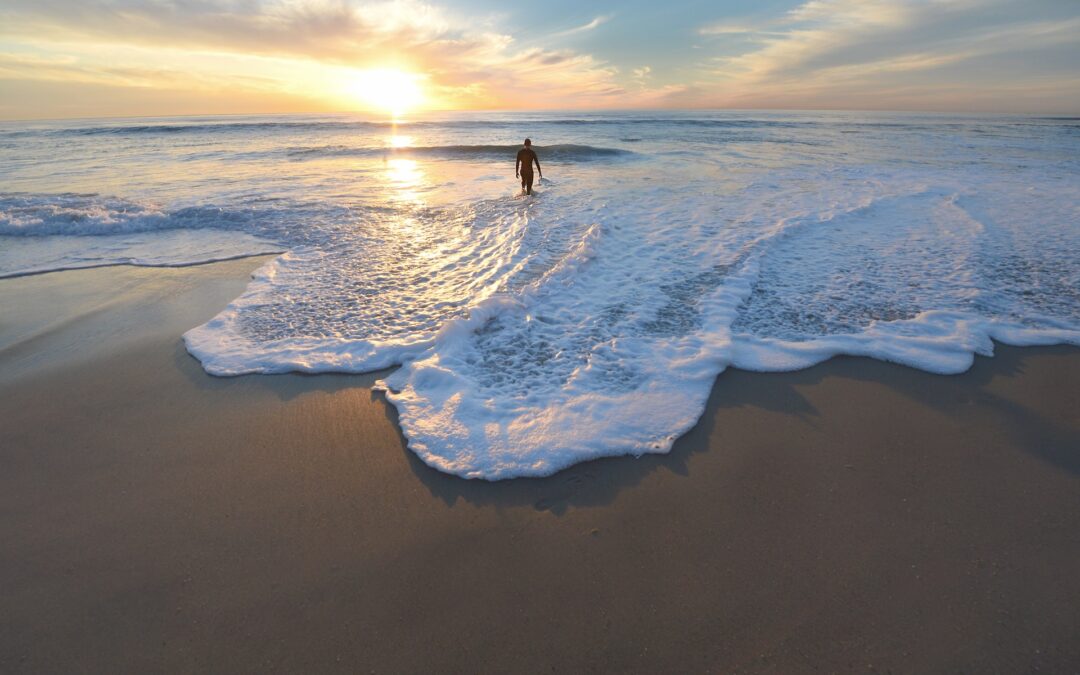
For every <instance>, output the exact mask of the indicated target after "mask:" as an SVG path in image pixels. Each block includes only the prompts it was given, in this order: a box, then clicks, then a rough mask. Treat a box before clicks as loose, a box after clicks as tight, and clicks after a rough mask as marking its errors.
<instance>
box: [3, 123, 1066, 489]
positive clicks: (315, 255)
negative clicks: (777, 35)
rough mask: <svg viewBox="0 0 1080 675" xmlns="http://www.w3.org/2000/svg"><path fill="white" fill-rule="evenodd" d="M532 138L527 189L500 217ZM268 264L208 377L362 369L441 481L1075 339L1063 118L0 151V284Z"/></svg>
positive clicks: (16, 131) (216, 349)
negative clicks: (114, 268) (865, 367)
mask: <svg viewBox="0 0 1080 675" xmlns="http://www.w3.org/2000/svg"><path fill="white" fill-rule="evenodd" d="M526 136H530V137H531V138H532V139H533V140H534V143H535V147H536V149H537V154H538V155H539V158H540V161H541V163H542V166H543V173H544V179H543V180H542V181H541V182H539V184H538V185H537V189H536V193H535V194H534V195H532V196H531V197H525V196H522V195H520V194H519V192H520V188H519V186H518V183H517V181H516V180H515V178H514V173H513V168H514V166H513V165H514V156H515V151H516V150H517V148H518V147H519V145H520V143H521V141H522V140H523V139H524V138H525V137H526ZM266 253H278V254H280V255H278V256H277V257H275V258H274V259H272V260H271V261H270V262H268V263H266V264H264V265H263V266H262V267H261V268H260V269H259V270H258V271H257V272H255V274H254V275H253V278H252V280H251V282H250V284H249V285H248V287H247V290H246V291H245V292H244V293H243V294H242V295H241V296H240V297H238V298H236V299H235V300H234V301H233V302H232V303H231V304H230V305H229V306H228V307H226V308H223V309H222V311H221V313H220V314H218V315H217V316H216V317H215V318H213V319H212V320H210V321H209V322H207V323H205V324H203V325H201V326H193V327H192V329H191V330H190V331H188V332H187V333H186V334H185V335H184V340H185V342H186V345H187V348H188V351H189V352H191V354H193V355H194V356H195V357H196V358H198V359H199V360H200V361H201V362H202V364H203V367H204V368H205V369H206V370H207V372H209V373H211V374H213V375H239V374H243V373H278V372H287V371H302V372H312V373H315V372H330V371H333V372H354V373H359V372H365V371H372V370H378V369H383V368H387V367H390V366H399V367H398V368H397V369H396V370H394V371H393V372H392V374H390V375H389V376H387V377H386V378H385V379H384V380H383V381H381V382H380V385H379V386H380V387H382V388H383V389H385V391H386V395H387V398H388V399H389V401H390V402H391V403H392V404H393V405H394V406H396V407H397V409H398V412H399V413H400V417H399V418H400V421H401V426H402V430H403V431H404V433H405V436H406V437H407V438H408V442H409V447H410V448H411V449H412V451H414V452H415V453H416V454H417V455H419V456H420V457H421V458H422V459H423V460H424V461H425V462H427V463H428V464H429V465H431V466H433V467H436V468H438V469H440V470H443V471H446V472H450V473H454V474H457V475H460V476H465V477H476V478H486V479H501V478H510V477H514V476H538V475H545V474H550V473H552V472H554V471H557V470H559V469H561V468H564V467H566V466H569V465H571V464H574V463H575V462H580V461H582V460H586V459H590V458H594V457H600V456H607V455H620V454H634V455H639V454H642V453H649V452H666V451H668V450H669V449H670V447H671V444H672V442H673V441H674V439H675V438H677V437H678V436H679V435H680V434H682V433H684V432H685V431H687V430H688V429H689V428H690V427H691V426H693V425H694V423H695V422H696V421H697V419H698V417H699V416H700V415H701V413H702V412H703V409H704V405H705V400H706V397H707V396H708V393H709V390H710V388H711V386H712V383H713V381H714V380H715V378H716V376H717V374H718V373H720V372H721V371H723V370H724V368H726V367H729V366H736V367H740V368H746V369H751V370H759V371H777V370H794V369H800V368H806V367H808V366H810V365H812V364H815V363H818V362H820V361H823V360H825V359H827V358H829V357H831V356H833V355H836V354H855V355H862V356H869V357H873V358H878V359H883V360H887V361H893V362H896V363H901V364H905V365H908V366H912V367H915V368H921V369H923V370H927V371H931V372H935V373H959V372H961V371H964V370H966V369H967V368H968V367H970V366H971V364H972V360H973V356H974V355H975V354H984V355H989V354H991V353H992V349H993V342H992V341H993V340H998V341H1001V342H1005V343H1009V344H1015V345H1033V344H1052V343H1069V344H1080V119H1075V118H1047V117H1004V116H995V117H985V116H984V117H965V116H956V115H917V114H884V113H841V112H830V113H789V112H729V111H717V112H678V113H674V112H670V111H664V112H635V113H543V114H535V113H534V114H523V113H519V114H508V113H506V114H504V113H500V114H495V113H490V114H476V113H470V114H452V115H449V114H447V115H433V116H424V117H418V118H415V119H410V120H402V121H398V122H396V123H393V122H389V121H384V120H379V119H373V118H363V117H357V116H349V115H319V116H272V117H212V118H211V117H206V118H177V119H135V120H109V121H101V120H96V121H68V122H35V123H6V124H3V125H0V276H17V275H22V274H30V273H40V272H44V271H49V270H62V269H71V268H79V267H87V266H99V265H110V264H137V265H187V264H194V263H199V262H205V261H211V260H220V259H225V258H234V257H239V256H246V255H255V254H266Z"/></svg>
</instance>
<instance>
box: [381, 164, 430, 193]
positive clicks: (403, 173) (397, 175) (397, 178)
mask: <svg viewBox="0 0 1080 675" xmlns="http://www.w3.org/2000/svg"><path fill="white" fill-rule="evenodd" d="M386 178H387V181H388V182H389V183H390V189H391V194H392V198H393V199H396V200H398V201H408V202H422V201H423V196H422V194H421V188H422V187H423V186H424V171H423V169H421V168H420V163H419V162H417V161H416V160H414V159H403V158H400V157H394V158H391V159H388V160H386Z"/></svg>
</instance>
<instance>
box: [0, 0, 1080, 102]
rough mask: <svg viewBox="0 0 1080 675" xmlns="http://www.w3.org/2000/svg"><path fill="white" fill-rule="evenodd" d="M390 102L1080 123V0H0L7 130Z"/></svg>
mask: <svg viewBox="0 0 1080 675" xmlns="http://www.w3.org/2000/svg"><path fill="white" fill-rule="evenodd" d="M391 108H393V109H394V110H393V112H394V113H404V112H406V109H409V108H411V109H412V111H413V112H416V111H420V110H449V109H477V110H488V109H564V110H565V109H635V108H648V109H657V108H757V109H762V108H781V109H816V110H821V109H848V110H927V111H958V112H1003V113H1044V114H1080V0H802V1H800V0H759V1H756V2H734V1H732V0H709V1H705V0H630V1H626V2H607V1H600V2H596V1H593V2H581V1H580V0H551V1H548V2H525V3H507V2H505V1H500V2H495V1H494V0H436V1H433V2H421V1H417V0H389V1H386V0H378V1H373V2H369V1H367V0H266V1H258V0H0V118H5V119H38V118H63V117H97V116H144V115H189V114H233V113H282V112H323V111H327V112H329V111H356V110H361V111H363V110H370V111H382V112H387V111H388V110H390V109H391ZM399 108H400V110H399Z"/></svg>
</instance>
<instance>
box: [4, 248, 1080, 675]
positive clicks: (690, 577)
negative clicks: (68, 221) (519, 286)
mask: <svg viewBox="0 0 1080 675" xmlns="http://www.w3.org/2000/svg"><path fill="white" fill-rule="evenodd" d="M262 260H264V259H245V260H237V261H231V262H225V263H217V264H212V265H203V266H199V267H189V268H177V269H147V268H133V267H123V266H121V267H109V268H101V269H93V270H84V271H72V272H60V273H52V274H44V275H38V276H29V277H23V278H18V279H8V280H3V281H0V307H3V312H2V313H0V394H2V395H0V596H2V597H3V603H2V604H3V611H2V612H0V671H3V672H10V673H22V672H27V673H31V672H33V673H38V672H40V673H45V672H54V673H55V672H144V673H145V672H193V671H198V672H328V671H331V672H332V671H340V672H417V673H419V672H591V671H596V670H602V671H642V672H649V671H651V672H661V671H664V672H706V671H711V672H724V673H745V672H766V673H795V672H923V673H930V672H972V673H990V672H1010V673H1015V672H1034V671H1043V672H1061V673H1064V672H1076V671H1078V670H1080V641H1078V640H1077V639H1076V636H1077V635H1080V609H1078V605H1077V598H1080V577H1078V576H1077V575H1076V574H1075V569H1076V566H1077V561H1078V560H1080V350H1078V349H1076V348H1070V347H1049V348H1027V349H1018V348H1011V347H1005V346H1001V345H998V347H997V350H996V356H995V357H994V358H982V357H979V358H977V359H976V363H975V366H974V367H973V368H972V369H971V370H970V371H969V372H967V373H966V374H963V375H959V376H936V375H930V374H927V373H923V372H919V371H916V370H912V369H908V368H904V367H901V366H896V365H892V364H888V363H883V362H878V361H872V360H868V359H859V358H836V359H833V360H831V361H829V362H827V363H825V364H822V365H820V366H817V367H814V368H811V369H809V370H804V371H800V372H794V373H787V374H759V373H751V372H742V371H738V370H728V371H726V372H725V373H723V374H722V375H721V376H720V377H719V379H718V381H717V382H716V385H715V387H714V388H713V392H712V395H711V397H710V400H709V403H708V407H707V411H706V413H705V415H704V416H703V417H702V419H701V421H700V422H699V424H698V425H697V426H696V427H695V428H694V429H693V430H692V431H691V432H690V433H689V434H687V435H686V436H684V437H683V438H682V439H680V440H679V441H678V442H677V443H676V445H675V448H674V450H673V451H672V452H671V454H669V455H665V456H648V457H644V458H641V459H634V458H629V457H627V458H616V459H607V460H599V461H594V462H589V463H585V464H580V465H578V466H575V467H573V468H571V469H569V470H567V471H564V472H561V473H559V474H556V475H554V476H552V477H550V478H546V479H528V480H512V481H504V482H499V483H485V482H480V481H464V480H461V479H458V478H454V477H451V476H447V475H445V474H441V473H439V472H437V471H434V470H432V469H430V468H428V467H427V466H425V465H424V464H422V463H421V462H420V461H419V460H418V459H417V458H416V457H415V456H414V455H413V454H412V453H411V452H409V451H408V450H407V449H406V447H405V444H404V439H403V438H402V436H401V433H400V431H399V429H398V427H397V425H396V423H395V411H394V409H393V408H392V407H391V406H389V405H388V404H387V403H386V401H385V400H384V399H383V398H382V397H381V395H380V394H378V393H374V392H372V390H371V385H372V383H373V382H374V381H375V380H376V379H378V377H379V374H373V375H364V376H346V375H324V376H302V375H281V376H245V377H238V378H228V379H221V378H214V377H211V376H209V375H207V374H205V373H204V372H203V370H202V368H201V367H200V364H199V363H198V362H197V361H196V360H195V359H193V358H191V357H190V356H189V355H188V354H187V352H186V351H185V349H184V346H183V344H182V342H181V339H180V335H181V334H182V333H183V332H184V331H185V330H187V329H189V328H191V327H193V326H196V325H198V324H200V323H201V322H204V321H206V320H207V319H209V318H210V317H212V316H213V315H214V314H215V313H216V312H218V311H219V310H220V309H221V308H223V307H224V306H225V305H226V304H227V303H228V302H229V301H230V300H231V299H233V298H234V297H236V296H237V295H238V294H239V293H240V292H241V291H242V290H243V288H244V286H245V285H246V283H247V279H248V276H249V274H250V273H251V271H253V270H254V269H255V268H256V267H258V266H259V264H261V261H262Z"/></svg>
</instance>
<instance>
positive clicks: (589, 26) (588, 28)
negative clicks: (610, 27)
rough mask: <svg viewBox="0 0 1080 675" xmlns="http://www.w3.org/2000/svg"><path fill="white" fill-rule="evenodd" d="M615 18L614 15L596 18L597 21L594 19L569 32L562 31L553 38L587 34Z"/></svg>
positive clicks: (554, 34) (553, 35)
mask: <svg viewBox="0 0 1080 675" xmlns="http://www.w3.org/2000/svg"><path fill="white" fill-rule="evenodd" d="M614 16H615V15H614V14H606V15H603V16H598V17H596V18H595V19H593V20H592V21H590V22H589V23H587V24H584V25H581V26H578V27H576V28H571V29H569V30H564V31H560V32H558V33H553V34H552V36H551V37H565V36H567V35H575V34H577V33H587V32H588V31H591V30H596V28H597V27H599V26H600V25H601V24H605V23H607V22H608V21H611V19H612V18H614Z"/></svg>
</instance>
